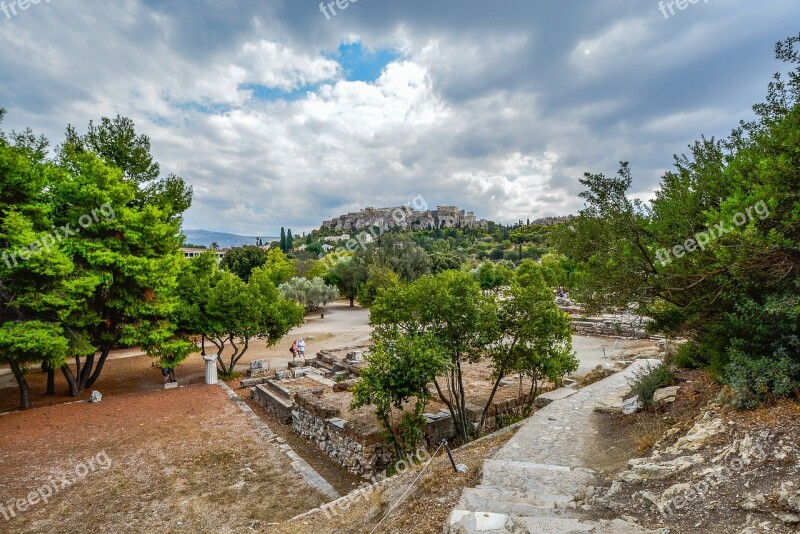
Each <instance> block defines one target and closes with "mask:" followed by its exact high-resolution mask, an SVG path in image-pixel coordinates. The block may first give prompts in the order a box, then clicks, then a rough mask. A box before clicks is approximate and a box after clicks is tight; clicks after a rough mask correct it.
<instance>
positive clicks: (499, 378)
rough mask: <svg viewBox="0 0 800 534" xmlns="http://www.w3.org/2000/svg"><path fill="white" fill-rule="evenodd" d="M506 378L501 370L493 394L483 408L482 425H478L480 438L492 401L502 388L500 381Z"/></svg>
mask: <svg viewBox="0 0 800 534" xmlns="http://www.w3.org/2000/svg"><path fill="white" fill-rule="evenodd" d="M504 376H505V372H504V370H503V369H500V372H499V373H497V380H495V381H494V386H493V387H492V392H491V393H490V394H489V400H487V401H486V406H484V407H483V413H482V414H481V423H480V424H479V425H478V436H479V437H480V436H481V435H482V434H483V425H484V424H485V423H486V415H487V414H488V413H489V407H490V406H491V405H492V401H493V400H494V395H495V393H497V388H498V387H500V381H501V380H503V378H504Z"/></svg>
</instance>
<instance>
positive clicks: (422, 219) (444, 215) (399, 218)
mask: <svg viewBox="0 0 800 534" xmlns="http://www.w3.org/2000/svg"><path fill="white" fill-rule="evenodd" d="M487 224H488V221H487V220H485V219H480V220H477V219H476V218H475V213H474V212H472V211H468V212H465V211H464V210H462V209H459V208H457V207H456V206H436V209H435V210H425V211H414V210H413V209H412V208H410V207H409V206H398V207H395V208H365V209H363V210H361V211H359V212H358V213H348V214H347V215H341V216H339V217H336V218H335V219H332V220H330V221H324V222H323V223H322V227H323V228H330V229H332V230H334V231H337V232H339V231H344V232H353V231H355V230H359V229H361V228H366V227H369V226H377V227H379V228H381V229H387V228H391V227H401V228H408V229H412V230H426V229H431V230H433V229H436V228H469V227H476V226H482V227H485V226H487Z"/></svg>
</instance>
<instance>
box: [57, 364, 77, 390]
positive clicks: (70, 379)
mask: <svg viewBox="0 0 800 534" xmlns="http://www.w3.org/2000/svg"><path fill="white" fill-rule="evenodd" d="M61 372H62V373H64V378H66V379H67V385H69V394H70V396H71V397H77V396H78V394H79V393H80V390H79V389H78V382H77V380H75V377H74V376H73V375H72V369H70V368H69V365H67V364H64V365H62V366H61Z"/></svg>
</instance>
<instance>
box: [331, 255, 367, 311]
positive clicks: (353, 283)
mask: <svg viewBox="0 0 800 534" xmlns="http://www.w3.org/2000/svg"><path fill="white" fill-rule="evenodd" d="M324 280H325V281H326V282H327V283H329V284H332V285H334V286H336V287H337V288H338V289H339V292H340V293H341V295H342V296H343V297H345V298H346V299H348V300H349V301H350V306H351V307H352V306H353V301H354V300H355V298H356V297H357V296H358V291H359V289H361V286H362V285H363V284H364V283H365V282H366V281H367V266H366V265H365V264H364V262H363V260H361V258H357V257H352V256H351V257H348V258H342V259H340V260H339V261H337V262H336V263H335V264H333V267H331V269H330V270H329V271H328V272H327V273H325V275H324Z"/></svg>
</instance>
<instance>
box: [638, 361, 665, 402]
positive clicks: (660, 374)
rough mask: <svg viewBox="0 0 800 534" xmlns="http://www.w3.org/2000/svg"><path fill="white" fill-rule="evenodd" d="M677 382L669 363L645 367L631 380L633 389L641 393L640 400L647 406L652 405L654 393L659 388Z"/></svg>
mask: <svg viewBox="0 0 800 534" xmlns="http://www.w3.org/2000/svg"><path fill="white" fill-rule="evenodd" d="M674 383H675V374H674V373H673V372H672V370H671V369H670V368H669V366H667V365H663V364H662V365H659V366H657V367H651V368H648V369H644V370H642V371H640V372H639V373H637V374H636V375H635V376H634V377H633V378H632V381H631V389H632V390H633V392H634V393H636V394H637V395H639V400H640V401H642V402H643V403H644V405H645V406H652V404H653V393H655V392H656V390H657V389H660V388H663V387H667V386H671V385H673V384H674Z"/></svg>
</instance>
